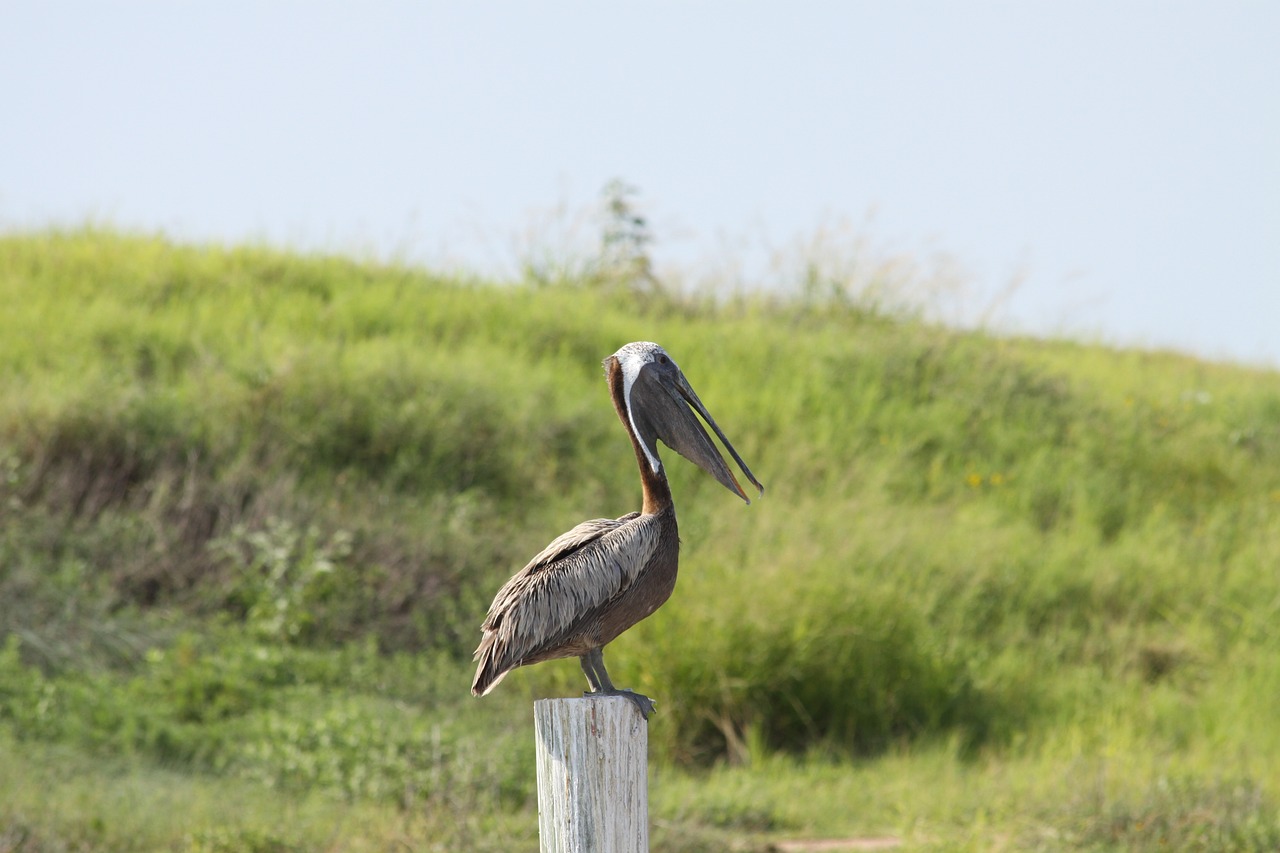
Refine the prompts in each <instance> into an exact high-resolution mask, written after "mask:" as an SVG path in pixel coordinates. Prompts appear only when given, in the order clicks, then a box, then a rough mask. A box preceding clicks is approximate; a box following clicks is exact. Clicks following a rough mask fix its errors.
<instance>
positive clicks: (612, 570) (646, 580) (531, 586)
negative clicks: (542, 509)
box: [471, 342, 764, 719]
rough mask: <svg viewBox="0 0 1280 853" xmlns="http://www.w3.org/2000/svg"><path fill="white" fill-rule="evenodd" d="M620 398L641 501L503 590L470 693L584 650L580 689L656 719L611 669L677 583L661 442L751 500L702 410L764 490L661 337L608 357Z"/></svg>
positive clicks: (558, 543)
mask: <svg viewBox="0 0 1280 853" xmlns="http://www.w3.org/2000/svg"><path fill="white" fill-rule="evenodd" d="M604 370H605V376H606V378H607V380H608V383H609V392H610V394H611V395H612V397H613V407H614V409H616V410H617V412H618V418H619V419H620V420H621V421H622V426H623V427H624V428H625V429H626V430H627V434H628V435H629V436H631V444H632V445H633V446H634V448H635V453H636V462H637V464H639V466H640V482H641V485H642V486H643V488H644V504H643V506H642V507H641V509H640V512H632V513H628V514H627V515H624V516H622V517H621V518H617V519H608V518H596V519H592V520H591V521H584V522H582V523H581V524H579V525H578V526H577V527H575V528H573V529H572V530H570V531H569V532H568V533H566V534H564V535H563V536H560V537H558V538H556V539H555V541H553V542H552V543H551V544H550V545H548V546H547V547H546V548H544V549H543V550H542V552H541V553H540V554H538V555H537V556H536V557H534V558H533V559H532V560H530V561H529V564H528V565H527V566H525V567H524V568H523V569H521V570H520V571H519V572H517V573H516V575H515V577H513V578H511V580H509V581H507V583H506V584H505V585H504V586H503V587H502V589H500V590H498V594H497V595H496V596H494V599H493V604H492V605H491V606H490V607H489V614H488V616H486V617H485V620H484V624H483V625H481V628H480V630H481V632H482V637H481V640H480V647H479V648H477V649H476V654H475V659H476V660H477V661H479V666H478V667H477V668H476V677H475V681H474V682H473V683H472V685H471V692H472V693H473V694H475V695H476V696H483V695H485V694H486V693H488V692H489V691H490V690H492V689H493V688H494V687H495V686H497V684H498V682H499V681H501V680H502V678H503V676H505V675H506V674H507V673H508V672H510V671H511V670H512V669H515V668H516V667H518V666H526V665H528V664H531V663H540V662H541V661H544V660H553V659H555V658H566V657H577V658H578V660H579V662H580V663H581V664H582V671H583V673H585V674H586V676H587V682H588V683H589V684H590V685H591V690H590V692H588V693H584V694H583V695H584V696H625V697H626V698H628V699H630V700H631V701H632V702H634V703H635V705H636V707H637V708H639V709H640V713H641V714H643V715H644V717H645V719H648V717H649V715H650V714H652V713H653V710H654V705H653V701H652V700H651V699H649V697H647V696H642V695H640V694H639V693H636V692H634V691H631V690H619V689H617V688H615V687H614V686H613V682H612V681H610V680H609V673H607V672H605V668H604V655H603V650H604V647H605V645H606V644H607V643H609V642H610V641H611V640H613V638H614V637H617V636H618V635H619V634H621V633H622V632H623V631H625V630H627V629H628V628H630V627H631V626H632V625H634V624H636V623H637V622H639V621H640V620H641V619H644V618H645V617H646V616H648V615H649V614H651V613H653V611H655V610H657V609H658V607H660V606H661V605H662V603H663V602H665V601H666V600H667V597H668V596H670V595H671V590H672V589H673V588H674V587H675V584H676V561H677V559H678V558H679V555H680V536H679V533H678V531H677V529H676V511H675V506H674V505H673V504H672V502H671V489H670V487H669V486H668V485H667V472H666V469H664V468H663V466H662V460H661V459H659V458H658V444H657V440H658V439H662V442H663V443H664V444H666V445H667V447H670V448H671V449H672V450H674V451H676V452H677V453H679V454H680V455H681V456H683V457H685V458H686V459H688V460H690V461H692V462H695V463H697V464H698V465H699V466H700V467H701V468H702V469H703V470H705V471H706V472H707V473H709V474H710V475H711V476H713V477H715V478H716V479H717V480H719V481H720V483H721V484H722V485H723V486H724V487H725V488H727V489H728V490H729V491H731V492H734V493H735V494H737V495H738V496H739V497H741V498H742V499H743V500H744V501H746V502H747V503H751V500H750V498H748V497H747V495H746V493H745V492H744V491H743V490H742V486H740V485H738V480H737V478H735V477H734V476H733V472H732V471H730V470H729V466H728V465H727V464H725V461H724V458H723V457H722V456H721V455H720V453H719V451H718V450H717V449H716V446H715V445H714V444H713V443H712V441H711V437H710V436H709V435H707V431H706V430H705V429H703V427H702V424H701V423H699V422H698V419H697V418H695V417H694V415H693V413H694V412H695V411H696V412H697V413H698V414H699V415H701V416H702V419H703V420H705V421H706V422H707V423H708V424H709V425H710V426H711V428H712V429H713V430H715V433H716V435H718V436H719V437H720V441H721V443H723V444H724V446H725V448H726V449H727V450H728V451H729V454H730V455H731V456H732V457H733V458H734V461H736V462H737V463H738V467H739V468H741V469H742V473H743V474H745V475H746V477H747V480H749V481H750V482H751V484H752V485H753V486H755V487H756V488H757V489H759V490H760V494H764V486H762V485H760V483H759V482H758V481H757V480H756V478H755V477H754V476H752V474H751V471H750V470H748V468H747V465H746V463H745V462H743V461H742V457H741V456H739V455H738V452H737V451H736V450H734V449H733V445H732V444H730V443H729V439H727V438H726V437H725V434H724V432H722V431H721V429H720V427H719V426H718V425H717V424H716V422H715V420H714V419H713V418H712V417H711V414H710V413H709V412H708V411H707V409H706V407H705V406H703V405H702V401H701V400H699V399H698V395H697V394H695V393H694V391H693V388H692V387H690V385H689V382H688V380H686V379H685V378H684V374H683V373H681V372H680V368H679V367H677V366H676V363H675V361H673V360H672V359H671V356H669V355H667V353H666V350H664V349H663V348H662V347H660V346H658V345H657V344H654V343H648V342H636V343H630V344H627V345H626V346H624V347H623V348H622V349H620V350H618V351H617V352H616V353H614V354H613V355H611V356H609V357H608V358H606V359H605V360H604Z"/></svg>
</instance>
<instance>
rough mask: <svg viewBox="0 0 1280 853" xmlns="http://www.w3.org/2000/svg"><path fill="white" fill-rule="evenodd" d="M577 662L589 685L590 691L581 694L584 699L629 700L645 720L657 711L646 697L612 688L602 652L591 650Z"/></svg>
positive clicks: (631, 691) (630, 691)
mask: <svg viewBox="0 0 1280 853" xmlns="http://www.w3.org/2000/svg"><path fill="white" fill-rule="evenodd" d="M578 662H579V663H581V664H582V672H583V674H585V675H586V676H587V683H588V684H590V685H591V689H590V690H589V691H586V692H584V693H583V694H582V695H583V696H585V697H586V698H588V699H591V698H593V697H596V696H621V697H623V698H624V699H629V700H631V702H632V704H634V705H635V706H636V707H637V708H638V709H640V716H642V717H644V718H645V719H646V720H647V719H649V717H650V716H651V715H652V714H653V712H654V711H655V710H657V709H656V707H655V706H654V704H653V700H652V699H650V698H649V697H648V696H645V695H643V694H641V693H637V692H635V691H634V690H619V689H618V688H616V687H614V686H613V682H612V681H610V680H609V673H608V672H606V671H605V668H604V652H603V651H602V650H600V649H592V650H591V651H589V652H587V653H586V654H585V655H581V656H580V657H579V658H578Z"/></svg>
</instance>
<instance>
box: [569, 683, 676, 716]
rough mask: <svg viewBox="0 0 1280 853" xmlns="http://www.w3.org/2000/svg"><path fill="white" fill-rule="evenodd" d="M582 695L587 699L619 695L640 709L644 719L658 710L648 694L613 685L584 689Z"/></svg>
mask: <svg viewBox="0 0 1280 853" xmlns="http://www.w3.org/2000/svg"><path fill="white" fill-rule="evenodd" d="M582 695H583V696H584V697H585V698H587V699H595V698H598V697H601V696H621V697H622V698H623V699H630V700H631V703H632V704H633V705H635V706H636V707H637V708H639V709H640V716H642V717H644V718H645V719H646V720H647V719H649V717H651V716H653V713H654V712H655V711H657V710H658V707H657V705H655V704H654V702H653V700H652V699H650V698H649V697H648V696H645V695H644V694H643V693H637V692H635V691H634V690H627V689H625V688H623V689H618V688H616V687H613V688H610V689H608V690H584V691H582Z"/></svg>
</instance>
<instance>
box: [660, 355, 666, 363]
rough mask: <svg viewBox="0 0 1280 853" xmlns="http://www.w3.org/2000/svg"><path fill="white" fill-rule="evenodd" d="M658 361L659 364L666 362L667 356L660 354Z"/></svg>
mask: <svg viewBox="0 0 1280 853" xmlns="http://www.w3.org/2000/svg"><path fill="white" fill-rule="evenodd" d="M658 363H659V364H666V363H667V357H666V356H665V355H660V356H658Z"/></svg>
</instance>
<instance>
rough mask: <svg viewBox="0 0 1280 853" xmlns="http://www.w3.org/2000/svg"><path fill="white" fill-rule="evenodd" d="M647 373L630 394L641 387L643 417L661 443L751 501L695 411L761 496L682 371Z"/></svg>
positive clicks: (736, 453)
mask: <svg viewBox="0 0 1280 853" xmlns="http://www.w3.org/2000/svg"><path fill="white" fill-rule="evenodd" d="M673 367H674V366H673ZM648 373H650V370H649V369H648V368H646V369H645V370H643V371H641V376H642V377H643V378H642V380H641V381H639V382H637V383H636V388H635V389H633V390H632V394H633V396H634V395H635V394H636V391H638V390H640V389H641V388H643V389H644V390H643V391H641V394H642V396H643V398H644V403H643V405H642V409H643V412H644V419H645V420H646V421H648V424H649V425H650V426H651V427H652V428H653V431H654V433H656V435H657V437H658V438H660V439H662V443H663V444H665V445H667V447H670V448H671V449H672V450H674V451H675V452H676V453H679V454H680V455H681V456H683V457H684V458H685V459H688V460H689V461H690V462H693V463H694V464H696V465H697V466H698V467H700V468H702V470H704V471H706V472H707V473H708V474H710V475H711V476H713V477H715V478H716V479H717V480H719V481H720V484H721V485H722V486H724V487H725V488H726V489H728V490H729V491H731V492H733V493H734V494H736V495H738V497H740V498H742V499H743V500H744V501H746V502H747V503H751V498H749V497H747V493H746V492H744V491H743V490H742V486H741V485H740V484H739V483H738V478H737V477H735V476H734V475H733V471H731V470H730V469H729V466H728V464H726V463H725V461H724V457H723V456H721V455H720V451H719V450H717V449H716V446H715V443H714V442H713V441H712V440H711V436H709V435H708V434H707V431H706V430H705V429H703V427H702V423H701V422H699V421H698V418H697V417H695V416H694V412H697V413H698V415H700V416H701V417H702V420H704V421H706V422H707V424H708V425H709V426H710V427H711V429H712V430H714V431H715V434H716V435H717V436H719V438H720V443H721V444H723V445H724V447H725V449H726V450H728V451H729V455H730V456H732V457H733V461H735V462H737V463H738V467H739V468H741V469H742V473H743V474H744V475H745V476H746V478H747V480H748V482H750V483H751V485H753V486H755V487H756V488H757V489H758V490H759V493H760V494H761V495H763V494H764V486H762V485H761V484H760V481H759V480H757V479H756V478H755V475H754V474H752V473H751V469H750V468H748V467H747V463H745V462H743V461H742V457H741V456H739V455H738V451H737V450H735V449H734V447H733V444H732V443H731V442H730V441H729V439H728V437H727V436H725V434H724V430H722V429H720V425H719V424H717V423H716V420H715V418H713V417H711V413H710V412H708V411H707V407H706V406H704V405H703V404H702V400H700V399H698V395H697V393H696V392H695V391H694V390H693V388H692V386H690V385H689V382H688V380H686V379H685V378H684V374H682V373H680V372H679V370H678V369H674V370H672V371H671V373H670V374H668V375H662V374H658V373H657V372H654V373H653V374H652V375H651V376H645V374H648ZM659 389H661V390H659Z"/></svg>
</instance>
